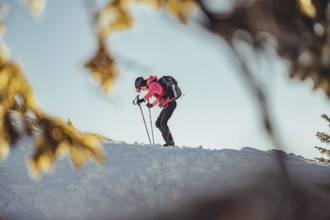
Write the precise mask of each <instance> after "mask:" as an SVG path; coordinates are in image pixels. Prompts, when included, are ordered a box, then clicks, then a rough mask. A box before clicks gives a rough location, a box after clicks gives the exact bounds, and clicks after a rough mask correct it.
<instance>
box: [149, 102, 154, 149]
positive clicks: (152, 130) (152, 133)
mask: <svg viewBox="0 0 330 220" xmlns="http://www.w3.org/2000/svg"><path fill="white" fill-rule="evenodd" d="M148 103H149V100H148ZM149 116H150V126H151V135H152V143H153V144H155V139H154V129H153V127H152V119H151V111H150V108H149Z"/></svg>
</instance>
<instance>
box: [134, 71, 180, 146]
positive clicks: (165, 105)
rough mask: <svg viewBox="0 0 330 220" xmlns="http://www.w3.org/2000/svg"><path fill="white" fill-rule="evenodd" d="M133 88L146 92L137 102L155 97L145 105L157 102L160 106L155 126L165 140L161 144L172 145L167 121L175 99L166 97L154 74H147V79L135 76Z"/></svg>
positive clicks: (151, 105) (149, 106)
mask: <svg viewBox="0 0 330 220" xmlns="http://www.w3.org/2000/svg"><path fill="white" fill-rule="evenodd" d="M135 88H136V91H137V92H138V93H140V91H141V90H142V91H147V92H148V93H147V94H146V95H145V96H144V97H143V98H142V99H139V100H138V101H137V103H138V104H140V103H142V102H145V101H147V100H149V99H150V98H151V97H152V96H154V97H155V98H156V99H155V101H154V102H153V103H148V104H147V106H148V108H152V107H154V106H155V105H157V104H159V107H160V108H162V111H161V112H160V114H159V116H158V118H157V120H156V127H157V128H158V129H159V130H160V131H161V133H162V136H163V138H164V140H165V142H166V143H165V144H164V145H163V146H165V147H167V146H174V145H175V144H174V140H173V136H172V134H171V132H170V129H169V127H168V125H167V122H168V120H169V119H170V117H171V116H172V114H173V112H174V110H175V108H176V101H175V100H172V99H171V98H170V97H168V95H167V94H166V91H165V89H163V87H162V86H161V85H160V84H159V83H158V81H157V77H156V76H149V78H148V79H144V78H143V77H138V78H136V80H135Z"/></svg>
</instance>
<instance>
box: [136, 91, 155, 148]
mask: <svg viewBox="0 0 330 220" xmlns="http://www.w3.org/2000/svg"><path fill="white" fill-rule="evenodd" d="M138 99H139V95H137V96H136V98H135V99H134V100H133V105H139V107H140V111H141V115H142V119H143V122H144V126H145V127H146V131H147V134H148V138H149V142H150V144H151V139H150V135H149V131H148V128H147V123H146V120H145V118H144V115H143V111H142V107H141V105H140V103H138V102H137V101H138Z"/></svg>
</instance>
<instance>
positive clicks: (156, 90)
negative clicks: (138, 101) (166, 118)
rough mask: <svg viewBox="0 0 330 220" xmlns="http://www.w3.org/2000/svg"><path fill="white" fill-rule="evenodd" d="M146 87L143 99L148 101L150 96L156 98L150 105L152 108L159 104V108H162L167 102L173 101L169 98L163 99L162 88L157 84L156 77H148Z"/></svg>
mask: <svg viewBox="0 0 330 220" xmlns="http://www.w3.org/2000/svg"><path fill="white" fill-rule="evenodd" d="M147 87H148V89H149V90H148V93H147V94H146V95H145V96H144V97H143V98H144V99H145V100H148V99H150V98H151V97H152V96H154V97H155V98H156V100H155V101H154V102H153V103H152V105H153V106H155V105H157V104H158V103H159V106H160V107H161V108H164V107H165V106H166V105H167V104H168V103H169V102H171V101H173V100H172V99H171V98H169V97H167V98H166V99H165V98H164V95H165V94H166V92H165V90H164V89H163V87H162V86H161V85H160V84H159V83H158V82H157V76H149V78H148V79H147Z"/></svg>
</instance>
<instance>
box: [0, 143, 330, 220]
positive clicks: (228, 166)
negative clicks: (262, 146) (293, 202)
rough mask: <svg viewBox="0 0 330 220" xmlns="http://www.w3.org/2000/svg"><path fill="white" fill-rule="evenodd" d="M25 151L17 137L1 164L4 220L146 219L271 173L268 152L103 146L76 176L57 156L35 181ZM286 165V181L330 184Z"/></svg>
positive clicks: (323, 170) (312, 168) (323, 169)
mask: <svg viewBox="0 0 330 220" xmlns="http://www.w3.org/2000/svg"><path fill="white" fill-rule="evenodd" d="M32 146H33V144H32V140H30V139H28V138H25V139H23V140H22V141H20V143H19V144H18V146H17V147H16V148H14V149H12V151H11V154H10V155H9V157H8V158H7V160H5V161H3V162H1V163H0V216H2V217H3V218H4V219H5V220H7V219H9V220H10V219H133V217H134V219H146V217H150V216H154V215H156V214H157V213H158V212H161V211H164V210H166V209H170V208H171V207H175V206H177V205H179V204H183V203H185V201H188V200H189V199H192V198H194V197H197V196H202V195H211V194H212V193H213V192H219V191H227V190H229V189H235V188H238V187H240V186H241V185H242V184H243V183H246V182H249V181H252V180H253V178H254V177H255V174H257V173H261V172H263V171H264V170H266V169H267V170H274V169H276V168H277V160H276V156H275V153H274V151H268V152H265V151H260V150H256V149H253V148H248V147H246V148H243V149H242V150H240V151H239V150H231V149H222V150H209V149H203V148H202V147H199V148H189V147H169V148H165V147H162V146H160V145H143V144H126V143H124V142H115V141H104V143H103V149H104V152H105V154H106V157H107V161H106V163H105V164H103V165H98V164H96V163H94V162H89V163H88V164H86V165H85V166H83V167H82V168H81V169H79V170H75V169H74V168H73V167H72V166H71V163H70V161H69V159H68V158H64V159H62V160H59V161H57V162H56V168H55V169H54V171H53V173H51V174H46V175H43V176H42V178H41V179H40V180H39V181H37V182H36V181H33V180H32V179H31V178H30V177H29V175H28V171H27V168H26V158H27V157H28V156H29V155H30V154H31V152H32ZM283 154H285V153H284V152H283ZM285 155H287V154H285ZM286 162H287V164H288V167H289V171H290V173H291V174H292V175H293V176H303V177H304V178H305V179H309V180H315V179H317V180H318V181H327V180H329V177H330V169H329V167H327V166H321V165H318V164H315V163H314V162H312V161H309V160H307V159H304V158H302V157H300V156H296V155H294V154H289V155H287V159H286ZM0 218H1V217H0Z"/></svg>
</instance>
